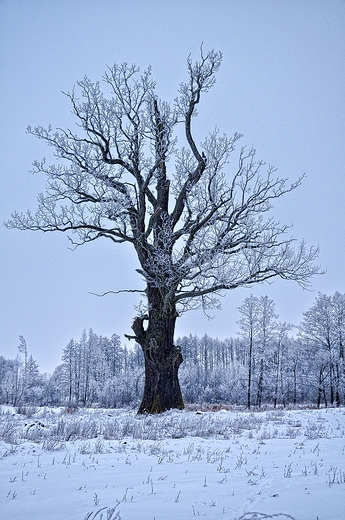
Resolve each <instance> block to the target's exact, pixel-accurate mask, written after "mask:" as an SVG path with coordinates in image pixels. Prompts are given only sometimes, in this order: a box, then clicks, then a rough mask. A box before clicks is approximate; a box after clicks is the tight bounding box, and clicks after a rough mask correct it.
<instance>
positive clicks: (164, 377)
mask: <svg viewBox="0 0 345 520" xmlns="http://www.w3.org/2000/svg"><path fill="white" fill-rule="evenodd" d="M151 293H154V295H155V298H156V300H157V299H159V296H158V291H157V290H153V291H151ZM151 299H153V296H152V295H151ZM161 309H162V305H161V306H159V305H157V301H156V304H155V306H154V308H153V310H152V311H151V313H150V314H151V316H147V317H146V316H145V317H143V318H139V317H137V318H136V319H135V320H134V323H133V325H132V329H133V331H134V333H135V340H136V341H137V342H138V343H139V345H140V346H141V348H142V350H143V354H144V360H145V386H144V395H143V399H142V402H141V404H140V407H139V410H138V413H152V414H155V413H162V412H164V411H166V410H170V409H171V408H178V409H183V408H184V403H183V398H182V393H181V389H180V383H179V380H178V369H179V366H180V365H181V363H182V361H183V358H182V354H181V349H180V347H178V346H176V345H174V332H175V323H176V317H177V316H176V313H173V314H171V315H170V316H167V317H165V318H164V317H160V316H159V310H161ZM146 320H147V321H148V327H147V329H146V330H145V328H144V322H145V321H146Z"/></svg>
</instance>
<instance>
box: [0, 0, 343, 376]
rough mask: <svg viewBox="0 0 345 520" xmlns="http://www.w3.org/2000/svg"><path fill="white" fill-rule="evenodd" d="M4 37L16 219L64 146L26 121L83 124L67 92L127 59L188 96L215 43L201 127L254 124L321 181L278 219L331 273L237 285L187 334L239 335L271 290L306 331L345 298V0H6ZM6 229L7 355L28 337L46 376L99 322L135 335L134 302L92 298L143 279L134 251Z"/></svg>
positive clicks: (251, 138) (7, 177)
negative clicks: (331, 297) (247, 313)
mask: <svg viewBox="0 0 345 520" xmlns="http://www.w3.org/2000/svg"><path fill="white" fill-rule="evenodd" d="M0 33H1V35H0V37H1V41H0V77H1V82H0V103H1V119H0V133H1V139H0V156H1V162H0V175H1V190H0V217H1V221H4V220H6V219H8V218H9V217H10V213H11V211H13V210H15V209H17V210H26V209H31V210H34V209H35V206H36V196H37V194H38V193H39V192H40V191H43V190H44V185H45V179H44V177H43V176H41V177H40V176H33V175H32V174H30V173H29V171H30V169H31V164H32V162H33V161H34V160H35V159H41V158H42V157H44V156H47V157H48V156H49V150H48V149H47V148H46V147H45V145H44V143H43V142H40V141H38V140H37V139H35V138H34V137H33V136H31V135H28V134H26V127H27V125H28V124H31V125H33V126H34V125H38V124H39V125H43V126H47V125H48V124H49V123H51V124H52V126H53V127H59V126H60V127H66V126H70V127H71V126H72V125H73V118H72V115H71V107H70V106H69V104H68V100H67V99H66V98H65V97H64V96H63V94H62V93H61V90H63V91H68V90H70V89H71V88H72V86H73V85H74V83H75V82H76V81H77V80H79V79H82V78H83V76H84V75H85V74H86V75H88V76H89V77H90V79H92V80H100V79H101V77H102V75H103V73H104V71H105V69H106V66H107V65H112V64H113V63H114V62H116V63H120V62H124V61H126V62H129V63H133V62H134V63H136V64H137V65H139V66H141V67H142V68H145V67H147V65H149V64H151V65H152V68H153V75H154V78H155V79H156V81H157V84H158V85H157V92H158V95H159V96H161V97H162V98H164V99H166V100H167V101H170V100H171V101H172V100H173V99H174V97H175V96H176V92H177V89H178V85H179V83H180V82H181V81H183V80H185V78H186V59H187V56H188V54H189V53H191V54H192V56H194V57H195V58H197V57H198V51H199V47H200V43H201V42H204V48H205V49H206V50H207V49H211V48H214V49H216V50H221V51H222V52H223V55H224V60H223V64H222V67H221V70H220V72H219V73H218V77H217V84H216V86H215V87H214V88H213V89H212V90H211V91H210V92H209V93H208V94H207V96H206V97H204V100H203V102H202V103H201V104H200V110H199V114H200V115H199V117H198V118H197V119H195V120H194V122H193V123H194V128H195V130H196V132H197V135H198V136H200V138H201V137H202V136H203V135H206V134H207V133H208V131H209V130H212V129H213V128H214V126H215V125H217V126H218V127H219V128H220V130H221V132H226V133H228V134H229V135H231V134H233V133H234V132H236V131H238V132H240V133H242V134H244V138H243V139H242V144H245V143H247V144H248V145H253V146H254V147H255V148H256V150H257V154H258V157H259V158H262V159H264V160H266V161H267V163H270V164H274V165H275V166H276V167H278V170H279V174H280V175H281V176H282V177H289V178H290V179H291V181H293V180H295V179H296V178H297V177H298V176H299V175H301V174H303V173H306V174H307V177H306V179H305V180H304V182H303V185H302V186H301V187H300V188H299V189H298V190H296V191H294V192H293V193H290V194H288V195H286V196H285V197H284V198H283V199H280V200H279V203H277V205H276V208H275V210H274V212H273V215H275V216H276V217H277V218H278V219H281V220H282V221H283V222H284V223H287V224H293V230H292V234H293V235H294V236H295V237H296V238H297V239H298V240H300V239H302V238H305V239H306V241H307V243H308V244H309V245H312V244H313V245H319V246H320V256H319V261H320V264H321V265H322V267H324V268H326V269H327V273H326V274H325V275H323V276H318V277H316V278H315V279H314V280H313V287H312V288H313V292H306V291H303V290H302V289H301V288H300V287H299V286H298V285H296V284H294V283H293V282H282V281H278V282H276V283H274V284H273V285H267V284H265V285H260V286H256V287H253V288H252V289H248V290H237V291H234V292H230V293H228V294H227V296H226V297H225V298H224V299H223V301H222V307H223V309H222V310H221V311H214V316H215V317H214V319H212V320H211V321H210V320H208V319H207V318H206V317H204V316H203V314H202V312H201V311H194V312H191V313H189V314H186V315H184V316H183V317H181V318H180V319H179V320H178V324H177V334H178V335H184V334H189V333H192V334H198V335H203V334H204V333H207V334H209V335H211V336H214V337H216V336H218V337H219V338H224V337H227V336H233V335H235V334H236V331H237V329H238V328H237V325H236V320H238V319H239V316H238V313H237V310H236V309H237V307H238V306H239V305H240V304H241V302H242V301H243V299H244V298H245V297H246V296H249V295H250V293H253V294H255V295H258V296H260V295H265V294H267V295H268V296H269V297H270V298H272V299H273V300H274V301H275V302H276V310H277V312H278V314H279V317H280V319H281V320H282V321H288V322H291V323H293V324H296V325H298V323H299V322H300V320H301V318H302V312H303V311H305V310H307V309H308V308H309V307H310V306H311V305H312V304H313V301H314V299H315V297H316V295H317V292H318V291H321V292H322V293H327V294H333V293H334V292H335V291H339V292H342V293H344V292H345V275H344V266H345V232H344V224H345V204H344V198H345V172H344V152H345V144H344V139H345V137H344V136H345V95H344V94H345V85H344V83H345V2H344V1H343V0H310V1H308V0H296V1H294V0H227V1H226V0H224V1H222V0H212V1H211V0H208V1H203V0H183V1H179V0H165V1H164V2H162V1H160V0H157V1H149V0H146V1H145V0H137V1H135V0H125V1H122V0H49V1H48V0H0ZM0 233H1V238H0V240H1V242H0V243H1V248H0V249H1V251H0V261H1V270H0V276H1V309H0V320H1V323H0V355H3V356H5V357H6V358H14V357H15V356H16V355H17V352H18V350H17V346H18V345H19V340H18V336H19V335H20V334H21V335H23V336H24V337H25V338H26V341H27V345H28V349H29V353H31V354H32V355H33V356H34V358H35V359H36V360H37V361H38V363H39V364H40V366H41V370H48V371H51V370H53V368H54V367H55V366H56V365H57V364H59V363H60V359H61V351H62V348H63V347H65V346H66V344H67V343H68V341H69V340H70V339H71V338H75V339H78V338H79V337H80V335H81V332H82V330H83V329H84V328H86V329H88V328H90V327H91V328H93V330H94V331H95V332H97V333H98V334H103V335H107V336H110V335H111V334H113V333H117V334H119V335H121V336H122V338H123V334H124V333H131V329H130V325H131V322H132V318H133V317H134V316H135V310H134V308H133V306H134V305H135V304H137V303H138V301H137V298H136V297H135V296H134V295H118V296H111V295H109V296H107V297H104V298H97V297H96V296H93V295H91V294H90V292H97V293H102V292H104V291H108V290H118V289H124V288H133V289H134V288H137V287H138V281H139V278H138V275H137V273H136V272H135V268H136V267H137V264H136V261H135V256H134V254H133V252H132V251H131V249H130V248H129V247H126V246H121V245H120V246H117V245H114V244H112V243H110V242H107V241H106V240H104V241H97V242H95V243H91V244H86V245H85V246H84V247H81V248H79V249H78V250H76V251H74V252H72V251H71V250H70V249H69V242H68V239H67V236H66V235H64V234H56V233H51V234H49V233H46V234H44V233H34V232H29V231H26V232H23V231H18V230H11V231H10V230H7V229H6V228H5V227H3V226H1V227H0ZM123 341H124V342H125V341H126V340H125V339H124V338H123Z"/></svg>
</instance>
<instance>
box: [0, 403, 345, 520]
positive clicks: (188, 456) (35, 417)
mask: <svg viewBox="0 0 345 520" xmlns="http://www.w3.org/2000/svg"><path fill="white" fill-rule="evenodd" d="M22 412H23V411H21V413H16V411H15V410H7V411H5V412H3V413H2V414H1V415H0V439H1V441H0V500H1V517H2V518H11V519H12V520H21V519H22V518H23V517H24V516H25V518H26V519H27V520H46V518H48V517H49V519H50V520H61V518H63V519H64V520H78V519H80V520H107V519H108V520H134V519H135V520H137V519H138V518H140V519H141V520H153V519H155V520H174V519H179V520H188V519H193V518H194V517H195V516H200V517H203V518H207V519H209V520H217V519H224V520H264V519H269V518H274V519H277V518H278V519H280V520H284V519H288V518H290V519H291V518H292V519H296V520H317V519H318V518H319V519H322V520H343V519H344V513H343V511H345V437H344V431H345V411H344V409H333V408H330V409H324V410H295V411H293V410H287V411H283V410H276V411H272V410H271V411H264V412H260V413H253V412H236V411H231V410H230V411H229V410H219V411H217V412H211V411H205V412H203V413H196V411H185V412H181V411H170V412H166V413H165V414H162V415H161V416H137V415H136V414H135V413H134V412H133V411H131V410H118V409H117V410H112V411H109V410H76V411H74V412H73V413H66V412H65V410H62V409H61V410H53V411H52V410H48V409H45V410H43V409H42V410H40V409H37V410H31V411H29V414H24V413H22ZM28 415H29V416H28Z"/></svg>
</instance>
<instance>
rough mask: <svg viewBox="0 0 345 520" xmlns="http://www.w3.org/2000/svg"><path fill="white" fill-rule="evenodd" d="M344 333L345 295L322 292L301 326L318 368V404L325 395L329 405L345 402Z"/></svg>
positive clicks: (301, 333)
mask: <svg viewBox="0 0 345 520" xmlns="http://www.w3.org/2000/svg"><path fill="white" fill-rule="evenodd" d="M344 333H345V295H344V294H340V293H339V292H336V293H335V294H334V295H333V296H328V295H326V294H322V293H319V294H318V296H317V298H316V299H315V302H314V304H313V305H312V307H311V308H310V309H308V310H307V311H306V312H304V313H303V320H302V323H301V325H300V336H301V338H302V340H303V341H304V342H305V343H306V345H307V346H308V347H309V348H310V349H313V354H312V359H313V363H314V365H315V366H317V367H318V369H317V370H318V394H319V397H318V404H320V402H321V397H322V396H323V397H324V400H325V403H326V404H327V401H328V400H329V401H330V402H331V404H333V403H335V404H337V405H338V406H339V405H340V404H341V403H342V402H344V390H345V378H344V375H345V374H344ZM327 396H328V398H327Z"/></svg>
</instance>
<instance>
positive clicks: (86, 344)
mask: <svg viewBox="0 0 345 520" xmlns="http://www.w3.org/2000/svg"><path fill="white" fill-rule="evenodd" d="M238 313H239V319H238V322H237V323H238V335H237V336H236V337H235V338H233V337H231V338H226V339H224V340H220V339H218V338H211V337H209V336H208V335H207V334H205V335H204V336H202V337H198V336H196V335H194V336H192V335H189V336H184V337H182V338H177V340H176V344H177V345H179V346H180V349H181V353H182V356H183V359H184V363H183V364H182V365H181V369H180V382H181V388H182V393H183V397H184V400H185V402H186V403H194V404H199V405H201V404H231V405H242V406H246V407H247V408H251V407H260V406H262V405H267V404H269V405H273V406H274V407H276V406H287V405H290V404H293V405H301V404H304V405H317V406H321V405H325V406H329V405H336V406H341V405H344V404H345V403H344V402H345V362H344V350H345V348H344V337H345V294H341V293H339V292H336V293H335V294H333V295H331V296H328V295H326V294H321V293H319V294H318V296H317V297H316V299H315V301H314V304H313V305H312V307H310V309H308V310H307V311H306V312H304V313H303V318H302V321H301V323H300V325H299V326H298V327H293V326H292V325H290V324H288V323H286V322H281V321H279V317H278V316H277V314H276V312H275V303H274V301H273V300H271V299H269V298H268V297H267V296H262V297H257V296H254V295H250V296H249V297H247V298H246V299H245V300H244V301H243V303H242V305H241V306H240V307H239V308H238ZM293 332H294V334H292V333H293ZM19 340H20V344H19V347H18V350H19V352H18V355H17V357H16V358H15V359H5V358H4V357H3V356H0V402H1V403H2V404H11V405H14V406H22V405H40V406H44V405H47V406H48V405H49V406H66V407H75V406H82V407H85V406H103V407H109V408H112V407H119V406H137V405H138V403H139V402H140V399H141V396H142V391H143V385H144V373H145V369H144V358H143V354H142V349H141V348H140V346H139V345H138V344H135V346H134V347H128V346H125V345H122V344H121V339H120V337H119V336H118V335H117V334H113V335H112V336H111V338H107V337H104V336H101V335H98V334H96V333H95V332H94V331H93V330H91V329H90V330H89V331H86V330H84V331H83V333H82V335H81V337H80V339H79V340H74V339H71V340H70V341H69V343H68V344H67V345H66V347H64V348H63V351H62V358H61V361H62V362H61V364H60V365H59V366H57V367H56V368H55V370H54V372H53V373H52V374H42V373H40V371H39V365H38V363H37V361H35V360H34V359H33V357H32V355H29V352H28V348H27V344H26V341H25V339H24V338H23V336H20V337H19Z"/></svg>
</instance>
